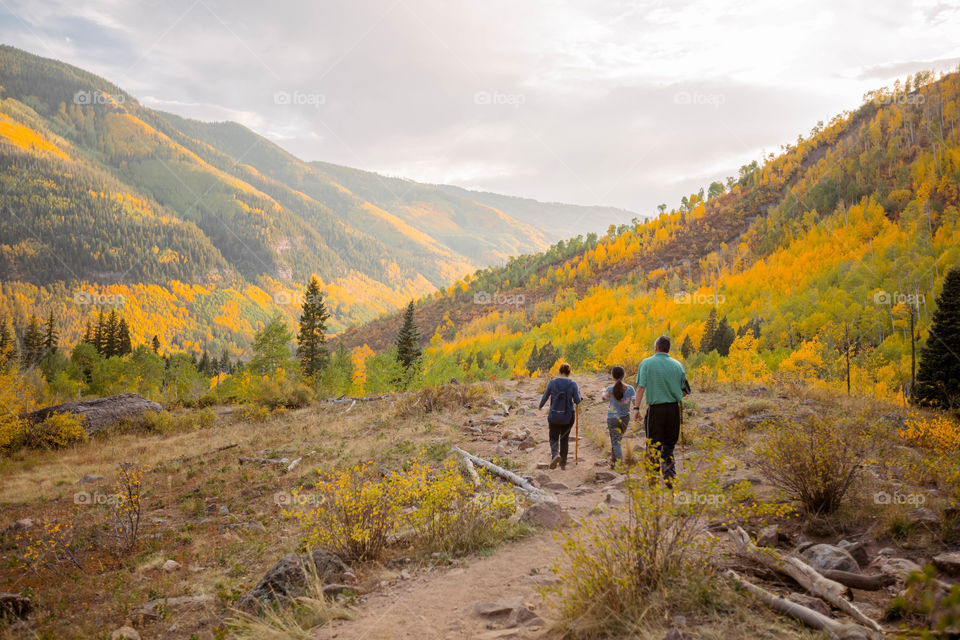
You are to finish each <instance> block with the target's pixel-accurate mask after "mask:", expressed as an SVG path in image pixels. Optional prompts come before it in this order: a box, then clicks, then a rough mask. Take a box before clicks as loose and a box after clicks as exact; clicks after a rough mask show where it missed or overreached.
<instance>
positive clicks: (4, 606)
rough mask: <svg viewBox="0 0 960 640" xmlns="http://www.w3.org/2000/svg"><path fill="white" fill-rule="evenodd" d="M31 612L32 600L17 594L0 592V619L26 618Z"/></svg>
mask: <svg viewBox="0 0 960 640" xmlns="http://www.w3.org/2000/svg"><path fill="white" fill-rule="evenodd" d="M31 611H33V600H31V599H30V598H28V597H26V596H22V595H20V594H19V593H9V592H0V619H10V618H26V617H27V616H28V615H30V612H31Z"/></svg>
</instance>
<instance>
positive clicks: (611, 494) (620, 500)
mask: <svg viewBox="0 0 960 640" xmlns="http://www.w3.org/2000/svg"><path fill="white" fill-rule="evenodd" d="M605 493H606V494H607V495H606V497H605V498H604V499H603V500H604V502H606V503H607V504H626V502H627V494H625V493H624V492H623V491H619V490H617V489H611V490H610V491H606V492H605Z"/></svg>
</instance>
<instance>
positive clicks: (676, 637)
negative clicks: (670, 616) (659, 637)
mask: <svg viewBox="0 0 960 640" xmlns="http://www.w3.org/2000/svg"><path fill="white" fill-rule="evenodd" d="M689 638H690V636H688V635H687V634H685V633H684V632H683V631H681V630H680V629H678V628H677V627H673V628H672V629H670V630H669V631H667V633H666V635H664V636H663V640H689Z"/></svg>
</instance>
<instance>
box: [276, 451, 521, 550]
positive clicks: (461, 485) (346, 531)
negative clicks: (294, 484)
mask: <svg viewBox="0 0 960 640" xmlns="http://www.w3.org/2000/svg"><path fill="white" fill-rule="evenodd" d="M318 473H319V474H320V480H319V482H318V483H317V484H316V492H315V494H314V495H313V497H312V498H311V500H310V501H309V502H312V503H313V504H311V506H310V508H308V509H306V510H298V509H289V510H285V511H284V514H285V515H286V516H288V517H294V518H296V519H297V520H299V522H300V525H301V527H302V528H303V530H304V542H305V544H306V545H307V546H308V547H319V548H324V549H329V550H331V551H334V552H336V553H338V554H340V555H341V556H343V557H344V558H347V559H350V560H375V559H378V558H381V557H382V556H383V554H384V551H385V549H386V547H387V545H388V543H389V542H390V541H391V539H393V538H394V537H396V536H398V534H400V533H401V532H403V533H404V534H405V535H404V536H403V537H404V539H405V540H407V541H409V542H411V543H412V544H414V545H415V546H417V547H419V548H422V549H425V550H430V551H444V552H449V553H458V552H463V551H468V550H472V549H475V548H480V547H483V546H487V545H489V544H492V543H494V542H495V541H497V540H502V539H504V538H506V537H510V536H511V535H513V534H515V533H516V527H515V526H514V525H512V524H511V523H509V521H508V520H507V518H508V517H509V516H510V514H512V513H513V511H514V510H515V508H516V498H515V496H514V494H513V493H512V491H510V490H509V489H505V488H504V487H503V486H502V485H499V484H498V483H496V482H495V481H493V480H492V479H490V478H489V477H481V478H480V480H479V486H474V484H473V482H472V481H471V480H469V479H467V478H465V477H464V476H463V474H462V473H461V472H460V468H459V466H458V465H457V464H456V462H454V461H453V460H449V459H448V460H447V461H446V462H444V463H442V464H441V465H440V467H439V468H433V467H431V466H430V465H429V464H427V463H426V462H425V461H424V454H420V455H419V456H417V457H416V458H414V459H413V460H412V461H411V462H410V463H409V464H408V465H407V466H406V468H405V469H404V470H402V471H399V472H396V473H391V474H388V475H386V476H384V477H380V474H379V473H377V472H376V471H375V470H374V468H373V466H372V464H371V463H362V464H358V465H356V466H354V467H351V468H349V469H343V470H336V471H330V472H320V471H318ZM297 502H302V501H300V500H297Z"/></svg>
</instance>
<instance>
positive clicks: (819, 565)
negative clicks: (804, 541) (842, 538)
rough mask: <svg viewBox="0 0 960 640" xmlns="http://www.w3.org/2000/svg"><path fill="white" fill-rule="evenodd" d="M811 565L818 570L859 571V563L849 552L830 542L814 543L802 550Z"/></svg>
mask: <svg viewBox="0 0 960 640" xmlns="http://www.w3.org/2000/svg"><path fill="white" fill-rule="evenodd" d="M802 555H803V557H804V558H805V559H806V560H807V562H808V563H809V564H810V566H811V567H813V568H814V569H817V570H819V571H825V570H832V571H849V572H850V573H860V565H859V564H857V561H856V560H854V559H853V556H852V555H850V553H849V552H848V551H847V550H846V549H843V548H842V547H835V546H833V545H832V544H815V545H813V546H812V547H810V548H809V549H806V550H804V551H803V552H802Z"/></svg>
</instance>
